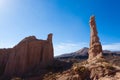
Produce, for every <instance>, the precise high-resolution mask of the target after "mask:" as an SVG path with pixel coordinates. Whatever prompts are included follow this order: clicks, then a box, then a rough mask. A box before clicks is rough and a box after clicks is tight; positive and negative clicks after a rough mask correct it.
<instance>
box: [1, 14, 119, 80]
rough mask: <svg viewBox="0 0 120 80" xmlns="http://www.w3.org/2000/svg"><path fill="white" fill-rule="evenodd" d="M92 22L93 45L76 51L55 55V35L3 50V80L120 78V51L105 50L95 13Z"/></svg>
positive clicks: (26, 41)
mask: <svg viewBox="0 0 120 80" xmlns="http://www.w3.org/2000/svg"><path fill="white" fill-rule="evenodd" d="M89 24H90V31H91V33H90V46H89V48H87V47H84V48H82V49H80V50H78V51H75V52H73V53H68V54H63V55H60V56H56V57H54V51H53V50H54V48H53V43H52V34H49V35H48V37H47V39H46V40H41V39H37V38H36V37H35V36H30V37H26V38H24V39H23V40H22V41H21V42H19V43H18V44H17V45H16V46H14V47H13V48H9V49H0V80H120V52H119V51H109V50H103V49H102V45H101V42H100V40H99V36H98V32H97V27H96V22H95V16H91V17H90V21H89Z"/></svg>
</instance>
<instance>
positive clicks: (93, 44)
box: [88, 16, 102, 60]
mask: <svg viewBox="0 0 120 80" xmlns="http://www.w3.org/2000/svg"><path fill="white" fill-rule="evenodd" d="M89 23H90V29H91V34H90V48H89V51H88V53H89V60H91V59H93V58H94V57H96V56H98V55H101V56H102V46H101V43H100V42H99V37H98V35H97V34H98V32H97V29H96V23H95V17H94V16H91V18H90V22H89Z"/></svg>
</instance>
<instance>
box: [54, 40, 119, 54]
mask: <svg viewBox="0 0 120 80" xmlns="http://www.w3.org/2000/svg"><path fill="white" fill-rule="evenodd" d="M83 47H89V43H85V42H82V43H71V42H66V43H59V44H55V45H54V52H55V56H57V55H61V54H64V53H70V52H74V51H77V50H79V49H81V48H83ZM102 47H103V49H104V50H111V51H120V43H112V44H104V45H102Z"/></svg>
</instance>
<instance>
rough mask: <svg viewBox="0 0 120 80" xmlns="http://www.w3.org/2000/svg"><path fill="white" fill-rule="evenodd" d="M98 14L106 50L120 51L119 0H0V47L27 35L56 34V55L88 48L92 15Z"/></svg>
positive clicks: (11, 45)
mask: <svg viewBox="0 0 120 80" xmlns="http://www.w3.org/2000/svg"><path fill="white" fill-rule="evenodd" d="M91 15H95V16H96V23H97V29H98V35H99V37H100V41H101V43H102V45H103V49H109V50H120V33H119V32H120V20H119V19H120V1H119V0H116V1H115V0H0V48H4V47H5V48H8V47H13V46H14V45H15V44H17V43H18V42H19V41H21V40H22V39H23V38H24V37H26V36H30V35H35V36H36V37H37V38H39V39H46V38H47V34H49V33H53V35H54V37H53V43H54V48H55V55H60V54H63V53H69V52H73V51H76V50H79V49H80V48H82V47H89V38H90V36H89V35H90V28H89V18H90V16H91Z"/></svg>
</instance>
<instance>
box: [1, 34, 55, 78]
mask: <svg viewBox="0 0 120 80" xmlns="http://www.w3.org/2000/svg"><path fill="white" fill-rule="evenodd" d="M53 56H54V55H53V45H52V34H49V35H48V38H47V40H39V39H36V37H35V36H29V37H26V38H25V39H23V40H22V41H21V42H20V43H18V44H17V45H16V46H15V47H13V48H10V49H0V57H1V58H0V62H1V63H0V67H3V68H4V70H3V73H4V75H7V76H13V75H14V76H19V75H23V74H25V73H27V72H30V71H32V70H33V69H35V68H44V67H45V66H47V65H48V64H51V63H52V61H53Z"/></svg>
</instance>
